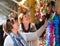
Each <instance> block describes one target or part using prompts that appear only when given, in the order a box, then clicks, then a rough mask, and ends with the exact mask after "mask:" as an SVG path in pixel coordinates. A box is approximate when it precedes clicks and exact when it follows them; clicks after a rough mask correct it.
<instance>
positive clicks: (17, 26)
mask: <svg viewBox="0 0 60 46" xmlns="http://www.w3.org/2000/svg"><path fill="white" fill-rule="evenodd" d="M13 28H14V29H16V30H18V29H19V25H18V21H15V22H14V24H13Z"/></svg>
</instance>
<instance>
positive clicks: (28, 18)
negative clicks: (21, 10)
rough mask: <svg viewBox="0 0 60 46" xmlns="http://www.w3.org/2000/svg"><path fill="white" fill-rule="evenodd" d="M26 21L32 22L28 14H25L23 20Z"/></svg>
mask: <svg viewBox="0 0 60 46" xmlns="http://www.w3.org/2000/svg"><path fill="white" fill-rule="evenodd" d="M22 21H23V22H24V23H30V17H29V15H28V14H26V15H24V16H23V20H22Z"/></svg>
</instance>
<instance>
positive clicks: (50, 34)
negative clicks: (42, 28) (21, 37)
mask: <svg viewBox="0 0 60 46" xmlns="http://www.w3.org/2000/svg"><path fill="white" fill-rule="evenodd" d="M54 16H55V14H54ZM46 34H47V35H46V46H53V45H54V44H53V43H54V22H53V19H52V16H51V17H50V18H49V22H48V26H47V28H46Z"/></svg>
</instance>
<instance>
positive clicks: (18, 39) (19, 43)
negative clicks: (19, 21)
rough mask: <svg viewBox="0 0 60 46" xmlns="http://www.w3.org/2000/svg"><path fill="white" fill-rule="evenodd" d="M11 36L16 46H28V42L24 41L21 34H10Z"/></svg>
mask: <svg viewBox="0 0 60 46" xmlns="http://www.w3.org/2000/svg"><path fill="white" fill-rule="evenodd" d="M10 36H11V38H12V40H13V41H14V46H28V44H27V42H26V41H25V40H24V38H23V37H22V36H21V34H19V33H18V36H16V35H15V34H13V33H10Z"/></svg>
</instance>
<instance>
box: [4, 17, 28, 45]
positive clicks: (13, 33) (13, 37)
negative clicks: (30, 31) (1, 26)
mask: <svg viewBox="0 0 60 46" xmlns="http://www.w3.org/2000/svg"><path fill="white" fill-rule="evenodd" d="M18 29H19V26H18V21H16V20H15V19H13V18H12V19H11V20H10V22H7V23H6V32H7V33H9V35H8V36H7V37H6V39H5V41H4V46H28V44H27V42H26V41H25V39H24V38H23V37H22V35H21V34H20V33H19V32H18Z"/></svg>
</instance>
